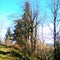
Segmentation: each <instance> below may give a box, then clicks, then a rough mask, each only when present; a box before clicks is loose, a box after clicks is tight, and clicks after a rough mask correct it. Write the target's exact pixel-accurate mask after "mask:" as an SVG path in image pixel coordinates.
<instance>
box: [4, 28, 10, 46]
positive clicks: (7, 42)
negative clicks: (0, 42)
mask: <svg viewBox="0 0 60 60" xmlns="http://www.w3.org/2000/svg"><path fill="white" fill-rule="evenodd" d="M5 44H6V45H7V46H10V45H11V31H10V28H8V30H7V34H6V39H5Z"/></svg>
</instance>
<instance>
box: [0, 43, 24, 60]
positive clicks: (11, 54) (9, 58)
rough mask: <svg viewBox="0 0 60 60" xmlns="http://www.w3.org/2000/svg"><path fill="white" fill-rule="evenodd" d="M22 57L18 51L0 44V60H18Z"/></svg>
mask: <svg viewBox="0 0 60 60" xmlns="http://www.w3.org/2000/svg"><path fill="white" fill-rule="evenodd" d="M22 57H23V54H22V53H21V52H20V50H19V49H16V48H14V47H11V46H10V47H7V46H5V45H2V44H0V60H20V58H22Z"/></svg>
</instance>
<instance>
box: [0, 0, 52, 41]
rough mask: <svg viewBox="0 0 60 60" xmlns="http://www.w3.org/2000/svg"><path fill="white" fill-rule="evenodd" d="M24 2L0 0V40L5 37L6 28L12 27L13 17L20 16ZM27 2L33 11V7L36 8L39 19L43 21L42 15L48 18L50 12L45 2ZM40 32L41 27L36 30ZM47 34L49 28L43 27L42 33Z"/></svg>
mask: <svg viewBox="0 0 60 60" xmlns="http://www.w3.org/2000/svg"><path fill="white" fill-rule="evenodd" d="M26 1H27V0H26ZM24 2H25V0H0V39H2V37H5V34H6V31H7V28H8V27H12V26H13V21H14V20H15V19H16V17H15V16H22V14H23V7H24ZM29 2H30V4H31V7H32V8H34V9H35V7H34V6H35V5H37V6H38V8H39V9H38V11H39V14H40V16H39V18H40V19H43V16H44V14H45V15H46V14H47V15H48V18H50V17H49V16H51V12H50V10H49V8H48V7H47V6H48V4H47V3H46V2H45V0H37V1H35V0H29ZM46 12H47V13H46ZM19 18H20V17H19ZM50 19H51V18H50ZM40 30H41V26H40V28H38V31H39V32H40V33H41V31H40ZM46 30H48V31H46ZM49 32H50V30H49V28H48V27H47V26H45V27H44V33H47V34H48V33H49ZM50 42H51V41H50Z"/></svg>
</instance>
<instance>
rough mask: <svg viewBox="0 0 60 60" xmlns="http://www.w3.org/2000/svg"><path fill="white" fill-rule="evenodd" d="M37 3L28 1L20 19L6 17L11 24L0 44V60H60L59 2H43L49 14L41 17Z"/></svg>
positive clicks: (45, 13) (57, 0)
mask: <svg viewBox="0 0 60 60" xmlns="http://www.w3.org/2000/svg"><path fill="white" fill-rule="evenodd" d="M19 3H20V2H19ZM38 3H39V2H36V5H35V6H33V7H31V4H30V1H29V0H27V1H25V2H24V6H23V14H22V16H21V15H19V17H21V18H18V16H16V15H14V16H12V17H11V16H9V18H13V19H14V21H13V25H12V27H10V26H9V27H8V28H7V32H6V34H5V39H4V43H3V42H2V40H0V60H60V14H59V13H60V0H48V1H47V0H45V3H46V4H47V5H48V6H47V7H48V8H47V7H45V9H48V10H50V11H48V12H44V13H43V11H42V12H41V11H40V9H41V8H40V9H39V7H40V5H38ZM40 12H41V13H42V15H43V14H44V15H43V17H42V16H40ZM17 15H18V14H17ZM15 17H17V18H16V19H15ZM50 41H51V42H50Z"/></svg>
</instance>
